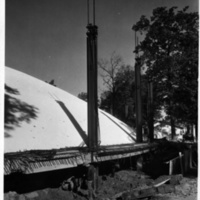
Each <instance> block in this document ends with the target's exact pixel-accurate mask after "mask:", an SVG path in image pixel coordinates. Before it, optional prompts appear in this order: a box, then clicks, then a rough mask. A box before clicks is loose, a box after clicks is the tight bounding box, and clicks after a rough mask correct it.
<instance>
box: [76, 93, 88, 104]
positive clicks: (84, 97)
mask: <svg viewBox="0 0 200 200" xmlns="http://www.w3.org/2000/svg"><path fill="white" fill-rule="evenodd" d="M78 98H79V99H82V100H84V101H86V102H87V100H88V95H87V93H86V92H81V93H79V94H78Z"/></svg>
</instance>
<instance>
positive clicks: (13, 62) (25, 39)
mask: <svg viewBox="0 0 200 200" xmlns="http://www.w3.org/2000/svg"><path fill="white" fill-rule="evenodd" d="M90 1H91V0H90ZM188 5H189V6H190V8H189V11H191V12H193V11H198V8H199V5H198V0H96V25H97V26H98V58H99V59H100V58H103V59H109V58H110V56H111V54H112V53H113V52H114V51H115V52H116V54H119V55H121V56H122V58H123V61H124V64H126V65H132V66H134V54H133V50H134V47H135V42H134V32H133V31H132V26H133V25H134V24H135V23H136V22H137V21H139V19H140V17H141V15H145V16H147V17H149V16H151V14H152V11H153V9H155V8H157V7H160V6H165V7H169V8H170V7H172V6H177V7H178V9H182V8H183V7H185V6H188ZM5 6H6V7H5V65H6V66H8V67H11V68H14V69H17V70H19V71H22V72H25V73H27V74H29V75H32V76H34V77H36V78H39V79H41V80H44V81H51V80H52V79H54V80H55V84H56V85H57V87H59V88H61V89H63V90H65V91H67V92H69V93H71V94H73V95H75V96H77V95H78V94H79V93H81V92H86V90H87V89H86V88H87V85H86V83H87V76H86V75H87V70H86V62H87V61H86V31H87V29H86V26H87V0H6V1H5ZM101 87H102V85H101V83H100V85H99V88H101Z"/></svg>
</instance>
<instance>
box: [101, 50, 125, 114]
mask: <svg viewBox="0 0 200 200" xmlns="http://www.w3.org/2000/svg"><path fill="white" fill-rule="evenodd" d="M121 65H122V58H121V56H119V55H117V54H116V53H115V52H113V53H112V55H111V57H110V60H106V59H100V61H99V62H98V66H99V68H100V69H101V71H102V73H101V77H102V78H103V84H104V85H106V87H107V89H108V91H109V94H110V98H111V101H110V103H111V106H110V109H111V110H110V112H111V114H113V115H115V96H116V91H115V87H114V84H115V78H116V74H117V71H118V69H119V68H120V67H121Z"/></svg>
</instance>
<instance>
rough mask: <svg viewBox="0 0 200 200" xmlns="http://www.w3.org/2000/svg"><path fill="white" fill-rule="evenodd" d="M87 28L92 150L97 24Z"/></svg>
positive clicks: (92, 144) (91, 143)
mask: <svg viewBox="0 0 200 200" xmlns="http://www.w3.org/2000/svg"><path fill="white" fill-rule="evenodd" d="M87 29H88V31H87V88H88V139H89V142H88V144H89V149H90V151H91V152H93V151H95V150H96V148H97V146H98V105H97V26H95V25H91V24H88V26H87Z"/></svg>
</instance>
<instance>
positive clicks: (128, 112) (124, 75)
mask: <svg viewBox="0 0 200 200" xmlns="http://www.w3.org/2000/svg"><path fill="white" fill-rule="evenodd" d="M112 87H113V88H114V92H115V95H114V98H115V99H114V108H115V116H116V117H117V118H119V119H120V120H122V121H124V122H126V123H127V124H129V125H131V126H134V121H135V115H134V104H135V102H134V70H133V67H131V66H123V65H122V66H121V67H120V68H119V69H118V71H117V73H116V74H115V78H114V82H113V85H112ZM112 95H113V94H112V92H111V91H110V90H106V91H104V92H103V93H102V94H101V104H100V108H102V109H104V110H106V111H108V112H109V111H110V109H111V105H112V103H111V102H112V101H113V99H112V97H113V96H112Z"/></svg>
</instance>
